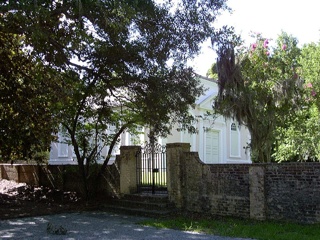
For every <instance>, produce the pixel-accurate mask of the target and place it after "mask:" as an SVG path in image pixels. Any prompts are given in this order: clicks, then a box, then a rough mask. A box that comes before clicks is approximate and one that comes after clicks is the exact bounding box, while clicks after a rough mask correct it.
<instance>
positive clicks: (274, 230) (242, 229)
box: [142, 217, 320, 240]
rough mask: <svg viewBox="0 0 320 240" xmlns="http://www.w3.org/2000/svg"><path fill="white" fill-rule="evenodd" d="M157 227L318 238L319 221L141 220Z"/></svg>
mask: <svg viewBox="0 0 320 240" xmlns="http://www.w3.org/2000/svg"><path fill="white" fill-rule="evenodd" d="M142 224H143V225H147V226H153V227H157V228H172V229H179V230H185V231H195V232H203V233H208V234H213V235H219V236H228V237H242V238H254V239H259V240H319V239H320V224H310V225H308V224H297V223H289V222H276V221H253V220H244V219H233V218H215V219H213V218H199V217H197V218H193V217H191V218H190V217H175V218H170V219H157V220H148V221H144V222H142Z"/></svg>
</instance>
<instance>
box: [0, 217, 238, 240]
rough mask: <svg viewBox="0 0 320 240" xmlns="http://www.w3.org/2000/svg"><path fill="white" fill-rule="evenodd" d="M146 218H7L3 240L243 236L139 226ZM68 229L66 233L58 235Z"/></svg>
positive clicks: (0, 223)
mask: <svg viewBox="0 0 320 240" xmlns="http://www.w3.org/2000/svg"><path fill="white" fill-rule="evenodd" d="M144 219H146V218H143V217H134V216H126V215H119V214H112V213H105V212H83V213H68V214H57V215H51V216H40V217H30V218H21V219H12V220H3V221H0V239H70V240H71V239H110V240H125V239H126V240H137V239H145V240H146V239H152V240H154V239H166V240H171V239H176V240H179V239H183V240H188V239H190V240H191V239H192V240H204V239H211V240H213V239H214V240H236V239H238V240H240V239H241V238H227V237H219V236H213V235H206V234H197V233H191V232H184V231H178V230H172V229H157V228H153V227H146V226H141V225H139V224H138V223H139V222H140V221H142V220H144ZM48 224H50V227H49V229H47V228H48ZM61 226H62V228H61ZM59 229H60V230H59ZM65 231H67V232H66V234H65V235H58V234H57V233H60V234H63V233H65ZM54 232H56V233H54Z"/></svg>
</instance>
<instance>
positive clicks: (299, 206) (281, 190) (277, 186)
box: [265, 163, 320, 222]
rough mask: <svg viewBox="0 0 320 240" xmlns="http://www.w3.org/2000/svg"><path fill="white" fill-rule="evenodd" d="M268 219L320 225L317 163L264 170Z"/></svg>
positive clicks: (286, 164)
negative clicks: (317, 223) (319, 223)
mask: <svg viewBox="0 0 320 240" xmlns="http://www.w3.org/2000/svg"><path fill="white" fill-rule="evenodd" d="M265 192H266V208H267V218H269V219H290V220H297V221H299V222H320V163H283V164H269V165H266V167H265Z"/></svg>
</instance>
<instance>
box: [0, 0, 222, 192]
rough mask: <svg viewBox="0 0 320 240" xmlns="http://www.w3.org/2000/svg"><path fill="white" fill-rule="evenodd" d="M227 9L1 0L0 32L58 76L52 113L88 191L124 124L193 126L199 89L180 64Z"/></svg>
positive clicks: (162, 129) (204, 0)
mask: <svg viewBox="0 0 320 240" xmlns="http://www.w3.org/2000/svg"><path fill="white" fill-rule="evenodd" d="M226 8H227V7H226V5H225V0H192V1H184V0H183V1H175V2H171V1H162V3H156V2H155V1H150V0H139V1H121V0H109V1H81V0H78V1H49V0H42V1H7V2H2V3H1V4H0V15H1V16H2V18H1V20H0V32H3V33H13V34H19V35H22V36H24V43H25V45H26V46H29V49H30V53H31V54H32V56H33V57H34V58H35V59H38V60H41V61H42V63H43V64H44V65H45V66H46V67H48V68H50V69H51V71H52V72H54V73H55V75H56V76H58V77H57V78H58V79H61V82H60V83H61V84H60V86H61V88H60V92H59V101H58V103H57V104H58V107H59V114H58V115H57V117H58V118H59V119H60V120H61V126H62V128H63V129H64V130H65V133H66V135H67V136H68V138H69V139H70V141H71V143H72V145H73V147H74V152H75V155H76V157H77V161H78V163H79V172H80V174H81V176H82V178H83V180H84V185H85V190H86V192H87V191H88V186H87V180H88V179H89V178H90V174H89V173H90V170H89V167H90V164H92V163H94V162H95V161H96V159H97V157H98V156H99V151H100V149H99V146H101V143H104V144H107V145H109V146H110V151H109V154H108V155H107V157H106V159H105V161H104V164H103V165H102V168H101V171H100V173H101V172H103V170H104V168H105V167H106V165H107V163H108V160H109V157H110V153H111V149H112V146H114V145H115V143H116V141H117V140H118V138H119V135H120V134H121V133H122V132H123V131H125V130H128V129H129V130H130V129H133V128H135V127H136V126H137V125H148V126H152V129H153V132H154V134H161V135H166V134H167V133H168V132H169V131H170V129H171V128H172V126H173V125H174V124H179V126H181V127H182V128H189V130H193V129H192V127H189V126H190V125H189V123H191V122H192V117H191V116H189V115H188V109H189V107H190V105H191V104H193V103H194V101H195V99H196V97H197V96H199V94H201V92H202V88H201V87H200V86H199V84H198V82H197V80H195V78H194V73H193V70H192V69H190V68H188V67H186V64H185V63H186V60H187V59H190V58H192V57H193V56H194V55H195V54H197V53H198V52H199V50H200V49H199V48H200V43H201V42H202V41H204V40H205V39H206V38H208V37H209V36H211V35H212V34H213V33H214V31H215V29H214V27H213V22H214V20H215V18H216V16H217V15H218V14H219V12H220V11H221V10H224V9H226ZM169 60H171V62H172V64H168V61H169ZM110 125H113V126H115V127H116V130H115V131H114V132H113V134H110V131H108V129H109V127H110ZM109 130H110V129H109Z"/></svg>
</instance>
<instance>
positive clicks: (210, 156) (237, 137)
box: [49, 76, 251, 164]
mask: <svg viewBox="0 0 320 240" xmlns="http://www.w3.org/2000/svg"><path fill="white" fill-rule="evenodd" d="M199 78H200V81H201V83H202V84H203V85H204V87H205V89H207V90H206V91H205V93H204V95H202V96H201V97H200V98H199V99H198V100H197V101H196V107H195V109H192V110H190V111H191V114H193V116H203V117H204V119H202V120H199V121H198V122H197V126H195V127H196V128H197V129H198V133H197V134H189V133H186V132H178V131H176V130H174V131H173V132H172V134H171V135H169V136H168V137H167V138H166V139H160V138H159V139H158V142H159V143H160V144H163V145H164V144H166V143H174V142H187V143H190V144H191V151H196V152H198V153H199V157H200V159H201V160H202V161H203V162H205V163H210V164H215V163H251V159H250V152H249V150H248V148H247V146H248V143H249V142H250V133H249V131H248V129H247V128H245V127H244V126H239V125H238V123H236V122H234V121H232V120H231V119H225V118H224V117H218V118H216V119H214V120H213V118H210V117H209V118H207V119H206V118H205V114H206V112H208V111H212V103H213V100H214V97H215V96H216V95H217V93H218V84H217V82H216V81H215V80H213V79H210V78H206V77H202V76H199ZM144 130H145V131H144ZM142 132H144V134H140V135H139V136H132V135H130V134H129V133H128V132H126V133H124V134H122V136H121V140H120V144H119V146H117V147H116V149H115V150H114V154H119V147H120V145H137V144H143V143H144V142H146V141H148V137H147V134H148V130H147V129H144V128H143V129H142ZM59 139H60V140H61V139H62V136H59ZM107 150H108V149H104V151H103V152H102V155H106V153H107ZM74 157H75V156H74V154H73V150H72V146H68V145H67V144H63V143H59V142H57V143H52V145H51V152H50V160H49V164H76V160H75V159H74Z"/></svg>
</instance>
